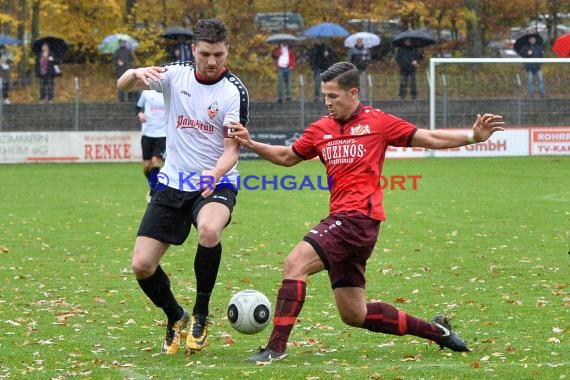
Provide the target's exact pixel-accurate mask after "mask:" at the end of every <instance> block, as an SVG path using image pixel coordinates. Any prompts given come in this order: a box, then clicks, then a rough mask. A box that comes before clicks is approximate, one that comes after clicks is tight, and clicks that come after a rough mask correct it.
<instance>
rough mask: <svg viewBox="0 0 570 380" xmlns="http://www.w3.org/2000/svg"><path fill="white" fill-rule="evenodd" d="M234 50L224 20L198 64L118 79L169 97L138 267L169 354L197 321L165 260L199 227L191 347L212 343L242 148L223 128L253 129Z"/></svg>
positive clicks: (198, 51)
mask: <svg viewBox="0 0 570 380" xmlns="http://www.w3.org/2000/svg"><path fill="white" fill-rule="evenodd" d="M228 46H229V43H228V31H227V29H226V26H225V25H224V24H223V23H222V22H221V21H219V20H216V19H207V20H199V21H198V23H197V24H196V27H195V28H194V39H193V44H192V53H193V55H194V61H195V62H194V65H192V64H191V63H190V62H186V63H184V62H182V63H180V62H178V63H176V64H172V65H167V66H166V67H157V66H152V67H143V68H137V69H131V70H128V71H127V72H126V73H125V74H124V75H123V76H121V77H120V78H119V80H118V81H117V87H118V88H119V89H122V90H127V91H128V90H134V91H137V90H144V89H154V90H157V91H159V92H162V93H163V95H164V103H165V107H166V121H167V126H166V160H165V164H164V167H163V168H162V171H161V173H159V179H160V183H161V184H162V185H161V186H160V188H157V189H156V190H157V191H156V193H155V194H154V196H153V197H152V199H151V201H150V203H149V205H148V208H147V210H146V213H145V215H144V217H143V219H142V221H141V224H140V227H139V231H138V233H137V238H136V241H135V248H134V253H133V258H132V268H133V271H134V273H135V276H136V278H137V280H138V283H139V285H140V287H141V288H142V290H143V292H144V293H145V294H146V295H147V296H148V298H149V299H150V300H151V301H152V302H153V303H154V304H155V305H156V306H158V307H160V308H162V310H163V311H164V313H165V314H166V316H167V319H168V321H167V327H166V336H165V338H164V341H163V343H162V351H163V352H165V353H167V354H175V353H177V352H178V350H179V348H180V334H181V331H182V330H183V329H184V328H185V327H186V324H187V323H188V321H189V320H190V316H189V315H188V313H187V312H186V311H185V310H184V308H183V307H182V306H181V305H180V304H179V303H178V302H177V301H176V299H175V297H174V295H173V293H172V291H171V289H170V282H169V279H168V276H167V275H166V273H165V272H164V271H163V270H162V268H161V266H160V259H161V258H162V256H163V255H164V253H165V252H166V250H167V248H168V247H169V245H170V244H174V245H180V244H183V243H184V241H185V240H186V238H187V237H188V235H189V233H190V228H191V226H192V225H194V227H195V228H196V231H197V234H198V248H197V250H196V256H195V258H194V271H195V274H196V290H197V294H196V300H195V304H194V307H193V310H192V316H191V320H192V324H191V327H190V329H189V332H188V337H187V340H186V350H187V351H189V352H195V351H199V350H201V349H202V348H203V347H204V345H205V343H206V337H207V331H208V329H207V327H208V326H207V324H208V320H207V317H208V314H209V310H208V306H209V302H210V296H211V293H212V290H213V288H214V284H215V282H216V276H217V273H218V268H219V266H220V261H221V255H222V245H221V234H222V230H223V229H224V227H225V226H226V225H227V224H228V223H229V222H230V219H231V213H232V210H233V207H234V205H235V202H236V196H237V190H236V189H237V176H238V172H237V170H236V165H237V161H238V157H239V145H238V143H237V142H236V141H235V140H234V139H231V138H225V137H224V136H225V133H224V128H226V127H229V125H230V124H231V123H238V125H242V126H244V125H246V124H247V121H248V113H249V94H248V92H247V89H246V88H245V87H244V86H243V84H242V83H241V81H240V80H239V79H238V78H237V77H236V76H235V75H234V74H232V73H231V72H230V71H229V70H228V68H227V67H226V61H227V57H228ZM213 184H216V186H213ZM158 190H160V191H158Z"/></svg>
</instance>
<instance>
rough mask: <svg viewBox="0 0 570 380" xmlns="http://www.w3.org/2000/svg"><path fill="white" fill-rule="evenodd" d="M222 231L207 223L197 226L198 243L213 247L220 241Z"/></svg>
mask: <svg viewBox="0 0 570 380" xmlns="http://www.w3.org/2000/svg"><path fill="white" fill-rule="evenodd" d="M221 235H222V231H221V230H219V229H217V228H215V227H213V226H210V225H208V224H204V225H200V226H198V244H200V245H201V246H204V247H213V246H215V245H217V244H218V243H219V242H220V239H221Z"/></svg>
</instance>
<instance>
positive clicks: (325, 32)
mask: <svg viewBox="0 0 570 380" xmlns="http://www.w3.org/2000/svg"><path fill="white" fill-rule="evenodd" d="M349 34H350V33H349V32H348V30H346V29H345V28H344V27H342V26H341V25H339V24H335V23H333V22H323V23H321V24H317V25H313V26H311V27H310V28H309V29H307V30H305V31H304V32H303V36H305V37H346V36H348V35H349Z"/></svg>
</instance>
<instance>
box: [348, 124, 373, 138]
mask: <svg viewBox="0 0 570 380" xmlns="http://www.w3.org/2000/svg"><path fill="white" fill-rule="evenodd" d="M350 134H351V135H352V136H359V135H368V134H370V127H369V126H368V124H366V125H362V124H358V125H357V126H356V127H351V128H350Z"/></svg>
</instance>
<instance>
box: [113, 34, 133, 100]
mask: <svg viewBox="0 0 570 380" xmlns="http://www.w3.org/2000/svg"><path fill="white" fill-rule="evenodd" d="M133 61H134V57H133V52H132V51H131V49H129V47H128V46H127V41H125V40H119V48H118V49H117V50H116V51H115V53H114V54H113V62H114V63H115V77H116V78H117V79H119V78H120V77H121V76H122V75H123V74H124V73H125V71H127V70H128V69H130V68H131V67H132V66H133ZM117 96H118V98H119V101H120V102H124V101H125V100H126V98H127V96H128V100H131V101H135V100H136V99H137V98H138V94H137V93H134V92H132V93H129V94H128V95H127V94H126V93H125V91H121V90H119V91H118V93H117Z"/></svg>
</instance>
